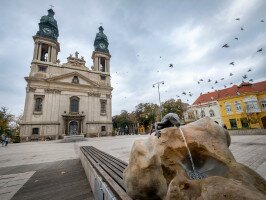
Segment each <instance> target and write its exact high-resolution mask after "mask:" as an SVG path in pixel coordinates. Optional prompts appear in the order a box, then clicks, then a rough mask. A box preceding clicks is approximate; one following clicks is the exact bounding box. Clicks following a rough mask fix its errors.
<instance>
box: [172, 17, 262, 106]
mask: <svg viewBox="0 0 266 200" xmlns="http://www.w3.org/2000/svg"><path fill="white" fill-rule="evenodd" d="M235 20H236V21H240V18H236V19H235ZM260 22H262V23H263V22H264V20H263V19H262V20H260ZM240 30H241V31H244V28H243V27H241V28H240ZM234 39H235V40H238V39H239V37H235V38H234ZM229 47H230V45H229V44H228V43H225V44H223V45H222V48H229ZM262 51H263V48H259V49H257V51H256V52H257V53H260V52H262ZM229 65H232V66H235V65H236V64H235V61H232V62H230V63H229ZM169 67H170V68H173V64H169ZM250 72H252V68H249V69H248V70H247V72H246V73H245V74H243V75H242V77H241V78H242V82H247V81H249V82H253V81H254V80H253V78H249V79H248V77H249V76H248V73H250ZM232 76H234V74H233V73H232V72H230V74H229V77H232ZM225 79H226V78H225V77H222V78H221V79H220V80H217V79H216V80H211V79H210V78H209V79H207V80H203V78H201V79H199V80H198V81H197V84H198V85H199V84H202V83H203V82H204V81H205V82H206V83H212V85H211V89H212V90H214V89H215V85H216V84H218V83H219V82H221V83H222V82H223V81H225ZM233 84H234V83H233V82H230V84H229V85H226V84H223V87H224V88H227V87H229V86H231V85H233ZM181 95H184V96H190V97H192V96H193V94H192V93H191V92H186V91H183V92H182V93H181V94H179V95H176V97H177V98H180V97H181ZM200 95H202V92H201V93H200ZM187 102H189V100H188V99H187Z"/></svg>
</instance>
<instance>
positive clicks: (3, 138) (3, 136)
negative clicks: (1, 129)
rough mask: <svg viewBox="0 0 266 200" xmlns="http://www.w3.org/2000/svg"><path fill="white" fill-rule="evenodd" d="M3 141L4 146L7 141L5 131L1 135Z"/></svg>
mask: <svg viewBox="0 0 266 200" xmlns="http://www.w3.org/2000/svg"><path fill="white" fill-rule="evenodd" d="M1 143H2V147H3V146H4V145H5V143H6V136H5V134H4V133H3V134H2V135H1Z"/></svg>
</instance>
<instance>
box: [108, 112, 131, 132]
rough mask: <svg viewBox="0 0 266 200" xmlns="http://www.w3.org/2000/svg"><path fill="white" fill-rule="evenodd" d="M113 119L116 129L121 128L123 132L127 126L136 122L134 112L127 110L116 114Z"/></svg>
mask: <svg viewBox="0 0 266 200" xmlns="http://www.w3.org/2000/svg"><path fill="white" fill-rule="evenodd" d="M112 120H113V127H114V129H120V130H121V131H123V132H124V131H125V129H126V127H127V128H129V126H130V125H132V124H134V123H136V117H135V116H134V113H128V112H127V111H126V110H122V111H121V114H120V115H115V116H114V117H113V119H112Z"/></svg>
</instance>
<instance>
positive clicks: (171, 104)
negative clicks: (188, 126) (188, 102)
mask: <svg viewBox="0 0 266 200" xmlns="http://www.w3.org/2000/svg"><path fill="white" fill-rule="evenodd" d="M162 108H163V110H162V115H163V116H164V115H166V114H167V113H170V112H171V113H176V114H177V115H178V116H179V118H180V119H184V116H183V112H184V104H183V103H182V101H181V100H175V99H169V100H167V101H165V102H163V103H162Z"/></svg>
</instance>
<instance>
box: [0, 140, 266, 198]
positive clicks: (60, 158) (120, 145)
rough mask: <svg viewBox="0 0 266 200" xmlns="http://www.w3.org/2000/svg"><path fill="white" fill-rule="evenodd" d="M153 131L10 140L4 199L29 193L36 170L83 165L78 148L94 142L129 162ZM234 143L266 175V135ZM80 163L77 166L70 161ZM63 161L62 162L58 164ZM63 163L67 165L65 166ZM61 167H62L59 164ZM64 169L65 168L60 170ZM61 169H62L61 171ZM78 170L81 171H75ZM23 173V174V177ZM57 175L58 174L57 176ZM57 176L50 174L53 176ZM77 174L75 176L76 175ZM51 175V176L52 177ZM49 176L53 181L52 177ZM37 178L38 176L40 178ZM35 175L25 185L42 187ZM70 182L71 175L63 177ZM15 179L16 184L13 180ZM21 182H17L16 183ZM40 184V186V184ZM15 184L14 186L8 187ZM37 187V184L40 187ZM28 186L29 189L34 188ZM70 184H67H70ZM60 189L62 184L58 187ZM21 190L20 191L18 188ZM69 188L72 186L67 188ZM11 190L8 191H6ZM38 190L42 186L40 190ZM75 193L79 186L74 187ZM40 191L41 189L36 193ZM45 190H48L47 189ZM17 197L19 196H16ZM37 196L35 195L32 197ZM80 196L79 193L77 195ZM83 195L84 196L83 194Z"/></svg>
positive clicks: (0, 153) (2, 165) (0, 181)
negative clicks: (137, 145)
mask: <svg viewBox="0 0 266 200" xmlns="http://www.w3.org/2000/svg"><path fill="white" fill-rule="evenodd" d="M147 137H149V135H128V136H116V137H103V138H88V139H87V140H86V141H82V142H76V143H61V142H60V141H47V142H28V143H20V144H10V145H8V147H0V175H1V176H0V177H1V178H0V195H2V196H0V199H1V200H2V199H10V198H11V197H12V196H13V195H14V194H15V193H17V194H15V196H14V199H19V198H20V197H22V196H23V195H25V193H23V192H22V191H23V190H21V189H20V190H19V188H20V187H21V185H23V184H25V183H26V182H27V180H28V179H29V178H30V177H31V176H32V174H33V173H34V172H35V171H36V172H35V174H36V176H35V175H34V176H32V177H35V178H36V177H38V176H40V177H43V175H42V174H45V173H48V174H49V173H50V174H54V175H57V176H60V177H61V175H62V174H61V171H64V170H66V169H68V170H70V171H71V170H72V169H77V168H79V169H80V170H82V168H80V166H81V165H80V163H79V162H76V161H77V160H78V159H79V156H78V148H79V146H86V145H92V146H94V147H96V148H98V149H100V150H103V151H105V152H107V153H109V154H111V155H113V156H115V157H117V158H119V159H121V160H124V161H125V162H128V159H129V154H130V151H131V147H132V145H133V143H134V141H135V140H137V139H145V138H147ZM231 138H232V143H231V146H230V149H231V151H232V153H233V155H234V156H235V158H236V160H237V161H238V162H240V163H243V164H245V165H247V166H248V167H250V168H251V169H253V170H255V171H257V172H258V173H259V174H260V175H261V176H262V177H264V178H266V135H251V136H250V135H245V136H231ZM73 162H74V163H76V164H75V166H76V167H74V168H73V167H71V166H73V165H72V164H70V163H73ZM58 163H59V164H58ZM62 166H64V167H66V168H65V169H64V170H62V169H63V168H62ZM58 167H59V168H58ZM60 170H61V171H60ZM59 172H60V173H59ZM75 173H77V171H75ZM82 174H83V175H82ZM81 176H84V177H83V178H84V179H83V182H80V183H79V182H77V184H80V187H81V186H84V184H85V185H87V186H86V187H87V188H88V191H89V186H88V184H87V182H86V178H85V173H84V172H82V173H81V174H80V175H79V177H81ZM20 177H22V178H21V179H20ZM55 177H56V176H55ZM55 177H50V179H51V180H52V179H53V180H56V179H54V178H55ZM72 178H73V177H72ZM48 179H49V177H48ZM48 179H47V180H46V181H48V182H49V180H50V179H49V180H48ZM36 180H37V179H36ZM34 181H35V179H34V180H33V179H32V178H30V180H29V181H28V182H27V183H26V184H25V186H27V185H28V186H29V185H30V187H32V185H31V184H33V185H37V186H38V184H39V186H38V187H41V185H40V183H38V182H37V183H35V182H34ZM62 181H63V182H64V183H65V184H67V182H68V181H70V182H71V180H70V179H68V178H66V179H62ZM13 183H14V184H13ZM16 184H17V185H16ZM37 186H36V187H37ZM7 187H9V188H12V187H13V189H12V191H11V190H8V189H6V188H7ZM38 187H37V188H38ZM80 187H79V186H78V185H75V188H76V190H77V191H78V190H79V192H84V190H86V187H85V188H84V187H83V188H84V190H83V191H80V189H78V188H80ZM27 188H28V187H26V188H25V189H24V191H25V192H30V190H28V189H27ZM66 188H67V187H66ZM58 189H60V188H58ZM18 190H19V192H17V191H18ZM67 190H68V191H69V190H70V189H69V188H67ZM6 191H8V192H7V193H10V194H7V193H5V192H6ZM37 191H38V190H37ZM73 192H74V193H75V189H74V190H73ZM36 194H38V192H37V193H36ZM42 194H46V193H45V192H44V191H43V193H42ZM84 195H85V196H84V199H93V198H92V197H91V196H90V197H89V196H88V195H91V194H89V193H88V194H84ZM15 197H16V198H15ZM32 198H33V199H34V197H32ZM74 198H77V197H73V199H74ZM81 198H83V196H81Z"/></svg>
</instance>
